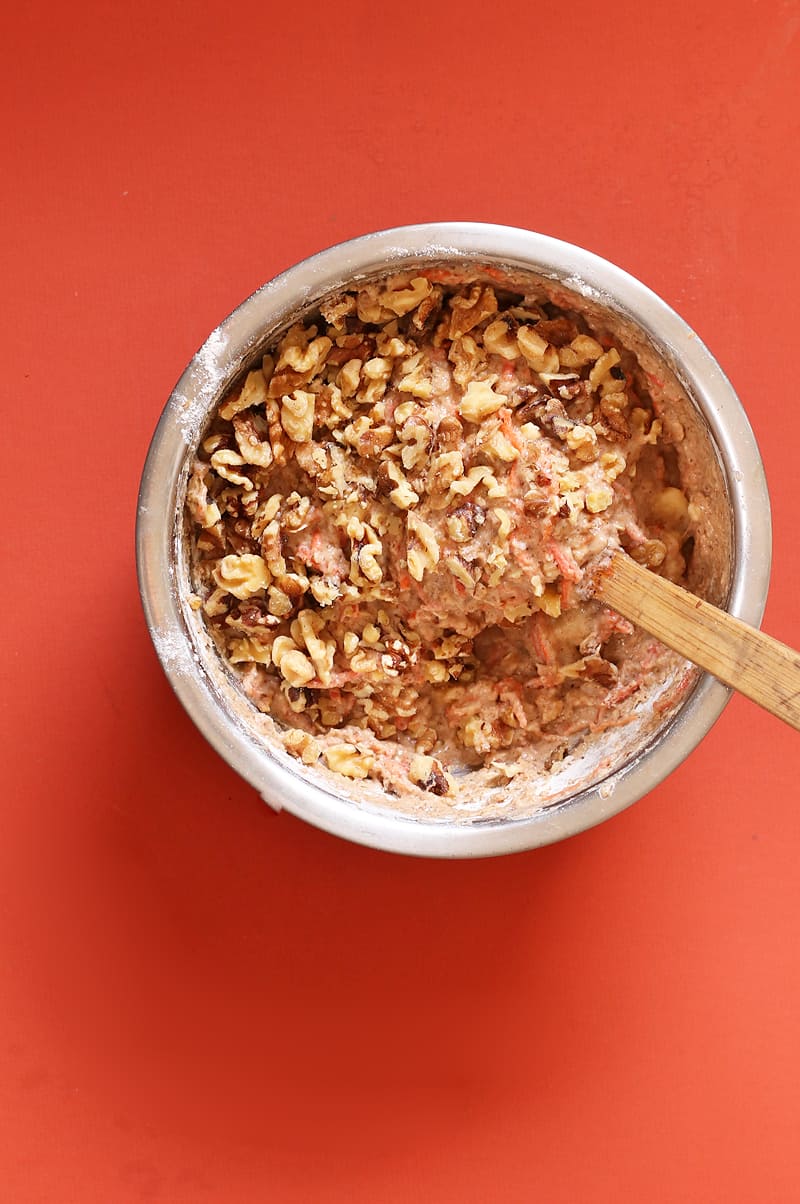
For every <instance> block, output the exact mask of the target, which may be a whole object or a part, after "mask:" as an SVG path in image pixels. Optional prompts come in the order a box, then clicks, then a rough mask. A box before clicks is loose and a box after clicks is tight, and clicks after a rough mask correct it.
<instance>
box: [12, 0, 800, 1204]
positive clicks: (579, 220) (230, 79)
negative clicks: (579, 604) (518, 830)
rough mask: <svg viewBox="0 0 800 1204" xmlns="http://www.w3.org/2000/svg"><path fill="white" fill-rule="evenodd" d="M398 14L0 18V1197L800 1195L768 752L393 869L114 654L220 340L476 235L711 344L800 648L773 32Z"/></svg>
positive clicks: (123, 651)
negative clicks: (302, 262)
mask: <svg viewBox="0 0 800 1204" xmlns="http://www.w3.org/2000/svg"><path fill="white" fill-rule="evenodd" d="M412 8H413V6H412ZM424 11H425V10H424V9H423V6H421V5H420V6H418V7H417V8H416V9H415V10H414V11H409V9H408V7H407V6H406V7H405V8H403V7H400V8H397V7H395V8H393V9H386V10H383V9H382V8H381V6H378V5H376V4H367V3H365V2H363V0H361V2H359V3H356V4H349V5H344V6H333V5H330V6H329V5H325V6H323V5H314V4H312V5H310V6H309V5H305V6H301V5H282V6H270V5H269V4H267V5H265V4H255V3H252V0H243V2H241V3H239V4H236V5H233V4H209V3H203V2H202V0H201V2H200V3H197V4H192V5H190V4H188V3H172V4H164V3H155V2H154V0H145V2H144V3H140V4H136V5H134V4H132V3H130V2H129V0H125V2H124V3H122V4H121V5H112V4H110V3H106V4H100V3H97V2H96V0H91V2H89V3H85V4H83V5H80V6H75V5H72V4H66V3H61V4H51V5H47V4H32V5H27V6H24V5H19V4H18V5H15V6H14V8H13V12H11V14H10V15H9V14H7V16H6V22H5V30H4V37H3V47H2V54H3V58H4V60H5V61H4V66H3V69H2V71H0V94H1V95H2V101H3V110H2V111H3V112H4V113H5V115H6V120H5V122H4V127H5V128H4V138H3V139H2V144H1V145H2V150H1V151H0V154H2V160H3V161H2V163H1V164H0V181H2V188H3V192H4V199H3V204H2V209H0V212H1V213H2V218H3V223H4V230H3V237H2V239H0V256H1V257H2V279H3V288H2V296H1V297H0V306H2V310H3V315H2V329H3V331H4V333H5V335H6V340H5V351H4V365H3V367H4V371H3V408H2V446H3V461H4V469H3V475H2V489H3V500H2V514H3V522H2V528H1V530H2V540H3V547H4V552H3V556H2V563H3V566H4V574H3V580H4V591H3V596H4V603H3V616H4V620H3V627H4V630H5V647H4V660H5V663H6V665H7V667H8V670H9V673H8V675H7V678H6V685H5V687H4V689H3V692H2V701H1V702H0V705H1V706H2V731H3V736H4V737H5V750H4V763H5V768H4V783H5V790H4V791H3V796H2V837H1V839H0V949H1V951H2V958H1V959H0V1181H1V1182H2V1183H3V1188H2V1190H1V1191H0V1194H2V1197H3V1199H6V1200H9V1201H14V1202H17V1201H19V1202H21V1204H28V1202H29V1201H30V1202H33V1201H36V1202H39V1201H46V1202H50V1201H58V1202H60V1201H68V1202H72V1201H76V1202H80V1204H86V1202H94V1201H104V1202H107V1201H112V1202H116V1201H120V1202H127V1201H137V1200H155V1201H168V1202H170V1204H172V1202H178V1204H182V1202H184V1201H187V1202H189V1201H192V1202H193V1201H206V1200H208V1201H221V1202H225V1204H239V1202H245V1201H247V1202H249V1201H255V1200H259V1201H261V1200H270V1201H272V1200H275V1201H281V1202H283V1201H286V1202H289V1204H293V1202H295V1201H298V1202H299V1201H303V1202H306V1201H325V1202H329V1201H330V1202H338V1201H348V1202H350V1201H370V1202H373V1201H381V1202H387V1204H395V1202H398V1201H411V1200H434V1201H450V1200H453V1201H459V1202H460V1204H471V1202H473V1201H474V1202H483V1201H495V1200H496V1201H512V1202H515V1201H528V1200H541V1201H546V1202H547V1204H571V1202H573V1201H593V1202H598V1204H605V1202H608V1204H611V1202H614V1204H616V1202H618V1201H637V1202H638V1201H647V1202H648V1204H649V1202H656V1204H660V1202H666V1201H669V1202H670V1204H672V1202H673V1201H675V1202H677V1201H680V1202H686V1201H698V1202H700V1201H702V1202H708V1201H725V1202H726V1204H730V1202H733V1204H738V1202H744V1201H758V1202H763V1201H770V1202H772V1201H779V1202H783V1201H797V1200H798V1199H800V1148H798V1141H797V1132H798V1121H800V1103H799V1101H798V1090H799V1089H798V1077H799V1076H800V1025H798V1020H799V1019H800V1015H799V1013H800V965H799V964H798V939H799V938H800V908H798V893H799V892H800V868H799V866H798V862H799V861H800V809H799V808H798V772H799V771H800V737H798V735H797V734H796V733H794V732H792V731H790V730H789V729H788V728H784V727H783V726H782V725H781V724H779V723H778V722H777V721H776V720H773V719H771V718H769V717H768V716H766V715H765V714H762V713H760V712H758V711H757V710H756V709H755V708H754V707H753V706H752V705H750V704H749V703H747V702H745V701H743V700H739V699H737V700H735V701H734V702H733V703H732V704H731V706H730V707H729V708H728V710H727V711H726V713H725V715H724V716H723V718H722V720H721V721H720V722H719V724H718V725H717V727H716V728H715V729H714V731H713V732H712V734H711V735H710V736H709V737H708V739H707V740H706V741H705V742H704V744H703V745H702V747H701V748H700V749H699V750H698V751H697V752H696V753H695V754H694V755H693V756H692V757H691V759H690V760H689V761H688V762H687V763H686V764H685V765H684V766H683V767H682V768H681V769H680V770H679V771H678V772H677V773H675V774H674V775H673V776H672V777H671V778H670V779H669V781H668V782H666V783H665V784H664V785H662V786H661V787H660V788H659V789H658V790H656V791H655V792H654V793H653V794H652V795H651V796H650V797H649V798H648V799H647V800H646V801H645V802H642V803H640V804H638V805H637V806H636V807H634V808H632V809H631V810H629V811H627V812H626V813H625V814H623V815H622V816H620V817H618V818H617V819H615V820H613V821H611V822H609V823H607V824H605V825H603V826H602V827H600V828H598V829H595V830H594V831H592V832H589V833H587V834H585V835H583V836H581V837H578V838H576V839H573V840H571V841H568V842H566V843H564V844H562V845H558V846H554V847H551V848H548V849H545V850H542V851H540V852H534V853H530V854H524V855H520V856H517V857H512V858H505V859H499V860H495V861H488V862H476V863H454V864H448V863H434V862H419V861H414V860H408V859H402V858H398V857H392V856H389V855H384V854H380V853H377V852H371V851H369V850H365V849H361V848H357V847H355V846H350V845H347V844H345V843H343V842H340V841H338V840H336V839H334V838H333V837H329V836H326V835H324V834H322V833H319V832H316V831H314V830H312V829H311V828H309V827H306V826H304V825H303V824H301V823H300V822H299V821H296V820H294V819H292V818H291V817H289V816H286V815H281V816H276V815H275V814H273V813H272V812H271V811H270V810H269V809H268V808H267V807H265V806H263V805H262V804H261V803H260V802H259V800H258V799H257V798H256V796H255V794H254V793H253V792H252V791H251V790H250V789H249V788H247V787H246V786H245V785H244V784H243V783H242V782H241V781H240V780H239V779H238V778H237V777H236V776H235V775H234V774H233V772H232V771H230V770H229V769H228V768H227V767H226V765H225V764H223V762H222V761H220V760H219V759H218V758H217V757H216V755H215V754H214V753H213V752H212V751H211V749H210V748H209V747H207V745H206V744H205V743H204V742H203V740H202V739H201V737H200V736H199V735H198V734H197V732H196V731H195V730H194V728H193V727H192V725H191V724H190V722H189V720H188V719H187V718H186V717H185V716H184V714H183V712H182V711H181V709H180V708H179V706H178V704H177V703H176V701H175V700H174V698H173V696H172V694H171V692H170V689H169V687H168V685H167V683H166V681H165V679H164V677H163V675H162V673H161V670H160V668H159V665H158V663H157V661H156V658H155V655H154V653H153V651H152V648H151V645H150V641H149V639H148V636H147V633H146V630H145V627H144V623H143V620H142V616H141V613H140V608H139V602H138V598H137V593H136V582H135V575H134V565H133V523H134V509H135V495H136V489H137V484H138V476H139V472H140V469H141V465H142V461H143V459H144V455H145V451H146V448H147V444H148V441H149V438H150V435H151V432H152V430H153V427H154V425H155V422H156V419H157V417H158V414H159V412H160V409H161V406H162V404H163V402H164V400H165V398H166V397H167V395H168V393H169V391H170V389H171V387H172V385H173V383H174V381H175V380H176V378H177V376H178V374H179V373H180V371H181V370H182V368H183V366H184V364H185V362H186V360H187V359H188V358H189V356H190V355H191V354H192V353H193V352H194V350H195V349H196V348H197V347H198V345H199V344H200V343H201V342H202V340H203V339H204V337H205V335H206V334H207V333H208V331H209V330H210V329H211V328H212V327H213V326H215V325H216V324H217V322H218V321H219V320H220V319H221V318H222V317H223V316H224V315H225V314H226V313H227V312H228V311H229V310H230V309H232V308H233V307H234V306H235V305H236V304H237V303H238V302H239V301H240V300H241V299H243V298H244V297H245V296H247V295H248V294H249V293H250V292H251V291H252V290H253V289H254V288H256V287H257V286H258V285H259V284H260V283H262V281H264V280H266V279H268V278H269V277H271V276H272V275H274V274H275V273H276V272H277V271H278V270H280V269H282V268H284V267H286V266H287V265H289V264H290V263H292V262H294V261H296V260H297V259H299V258H302V257H303V256H305V255H307V254H309V253H311V252H313V251H316V250H318V249H320V248H321V247H323V246H325V245H328V244H330V243H332V242H336V241H338V240H340V239H343V238H346V237H348V236H351V235H355V234H357V233H361V232H363V231H366V230H369V229H375V228H378V227H383V226H389V225H392V224H396V223H403V222H410V221H420V220H426V219H434V218H443V217H444V218H448V217H459V218H468V219H478V220H490V221H499V222H506V223H510V224H516V225H521V226H528V227H531V228H534V229H538V230H542V231H546V232H548V233H550V234H554V235H557V236H560V237H562V238H566V239H570V240H572V241H574V242H577V243H580V244H582V245H584V246H587V247H589V248H591V249H592V250H594V251H597V252H599V253H600V254H602V255H605V256H607V257H609V258H611V259H613V260H615V261H616V262H618V263H619V264H621V265H622V266H623V267H625V268H627V269H628V270H630V271H632V272H633V273H634V274H636V275H638V276H640V277H641V278H642V279H643V280H645V281H646V282H647V283H648V284H650V285H651V286H652V287H653V288H655V289H656V290H657V291H658V292H659V293H661V295H662V296H664V297H665V298H666V299H667V300H668V301H670V302H671V303H672V304H673V305H675V306H676V308H677V309H678V310H679V311H680V312H681V313H682V314H683V315H684V316H685V317H686V318H687V319H688V321H689V322H691V323H692V324H693V325H694V326H695V328H696V329H697V330H698V332H699V333H700V334H701V336H702V337H703V338H704V339H705V340H706V341H707V342H708V344H709V345H710V346H711V348H712V350H713V351H714V352H715V354H716V355H717V356H718V358H719V360H720V362H721V363H722V364H723V366H724V367H725V369H726V371H727V372H728V373H729V374H730V376H731V378H732V380H733V382H734V384H735V386H736V387H737V389H738V390H739V392H740V395H741V396H742V397H743V398H744V399H745V402H746V405H747V408H748V410H749V413H750V416H751V419H752V422H753V425H754V428H755V431H756V434H757V437H758V439H759V442H760V445H761V448H762V451H763V455H764V459H765V463H766V468H767V473H768V477H769V482H770V486H771V491H772V498H773V504H774V521H775V558H774V574H773V585H772V592H771V595H770V603H769V608H768V611H767V616H766V622H765V626H766V629H767V630H768V631H770V632H771V633H772V634H774V635H776V636H778V637H779V638H782V639H784V640H786V641H788V642H792V643H794V644H795V645H798V644H800V625H798V604H797V598H798V594H800V575H799V574H800V570H799V569H798V563H799V562H798V556H797V448H798V442H797V433H796V432H797V417H796V412H797V347H798V344H797V334H796V331H797V329H798V325H799V324H800V312H798V300H797V295H798V294H797V287H798V279H800V237H799V236H798V230H800V226H799V225H798V221H797V197H798V187H799V186H800V174H798V167H797V156H796V147H797V141H798V134H799V133H800V130H799V129H798V125H799V124H800V122H799V121H798V113H799V112H800V106H798V101H800V95H798V79H799V78H800V16H798V9H797V6H796V5H795V4H791V3H781V2H779V0H750V2H746V0H735V3H734V4H732V5H731V4H722V3H718V4H717V3H711V2H709V0H700V2H699V3H693V4H691V5H688V4H687V5H681V6H674V5H663V6H660V7H659V9H658V11H657V10H656V6H655V5H650V4H647V3H642V2H641V0H636V2H633V0H619V2H616V3H613V2H612V3H611V5H610V6H603V7H602V9H601V8H600V7H598V6H597V5H595V4H593V3H590V2H589V0H573V2H572V3H571V4H570V5H568V6H565V7H564V8H559V6H555V7H554V6H552V5H551V6H544V7H541V6H539V5H532V4H531V5H527V4H519V3H518V4H514V3H512V4H510V5H508V4H506V5H497V6H484V5H478V4H469V3H466V2H464V3H461V4H458V5H449V6H448V5H443V6H439V7H438V8H437V9H436V14H435V15H432V14H431V13H428V14H427V15H423V12H424ZM382 13H383V15H381V14H382ZM601 14H602V15H601Z"/></svg>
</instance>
